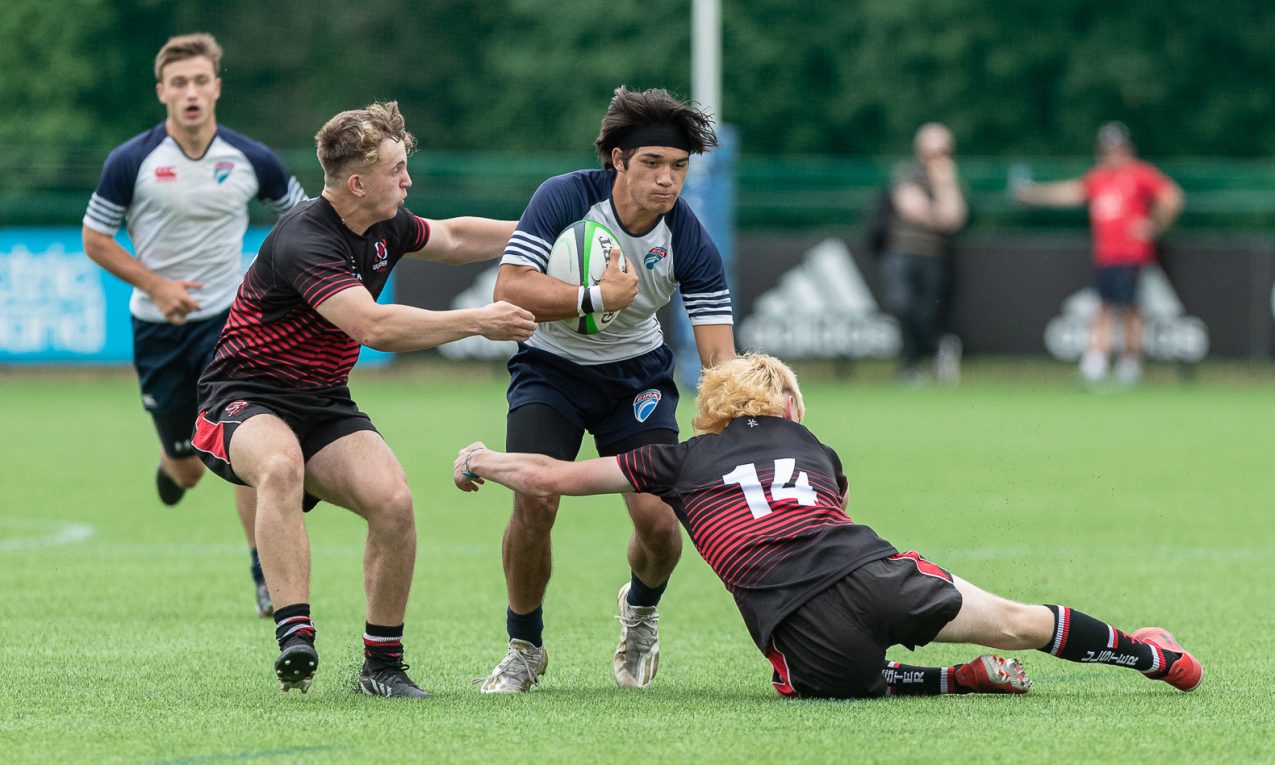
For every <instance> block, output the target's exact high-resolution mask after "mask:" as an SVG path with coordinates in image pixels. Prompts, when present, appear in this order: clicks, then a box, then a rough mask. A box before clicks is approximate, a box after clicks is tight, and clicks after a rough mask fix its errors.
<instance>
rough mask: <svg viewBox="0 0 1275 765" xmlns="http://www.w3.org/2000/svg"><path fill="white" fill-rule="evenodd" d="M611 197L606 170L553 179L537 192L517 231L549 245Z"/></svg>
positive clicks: (609, 181)
mask: <svg viewBox="0 0 1275 765" xmlns="http://www.w3.org/2000/svg"><path fill="white" fill-rule="evenodd" d="M610 196H611V175H610V173H608V172H606V171H605V170H577V171H575V172H572V173H567V174H565V175H556V176H554V177H552V178H550V179H549V180H547V181H545V182H544V183H542V184H540V188H538V189H536V193H535V194H534V195H532V197H531V201H530V202H528V203H527V209H526V210H525V211H524V212H523V214H522V217H521V218H520V219H519V221H518V229H519V230H521V231H526V232H527V233H529V234H531V235H533V236H537V237H540V238H541V239H544V240H545V241H548V242H553V241H554V240H555V239H557V238H558V234H560V233H562V231H563V229H565V228H566V227H567V226H570V225H571V224H572V223H575V222H576V221H578V220H580V219H582V218H583V217H584V216H585V213H587V212H589V208H591V207H593V205H595V204H597V203H598V202H600V201H601V200H603V199H607V198H608V197H610Z"/></svg>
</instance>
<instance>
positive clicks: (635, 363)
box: [505, 345, 678, 459]
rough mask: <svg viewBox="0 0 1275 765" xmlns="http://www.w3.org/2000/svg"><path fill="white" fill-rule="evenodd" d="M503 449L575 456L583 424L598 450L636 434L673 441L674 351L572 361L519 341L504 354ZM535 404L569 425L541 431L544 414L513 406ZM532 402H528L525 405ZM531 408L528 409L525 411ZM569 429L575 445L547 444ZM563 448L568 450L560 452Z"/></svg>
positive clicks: (633, 439)
mask: <svg viewBox="0 0 1275 765" xmlns="http://www.w3.org/2000/svg"><path fill="white" fill-rule="evenodd" d="M507 398H508V400H509V422H508V432H507V437H506V444H505V447H506V449H507V450H508V451H524V452H535V453H537V454H550V455H551V456H555V457H558V458H559V459H574V458H575V452H576V451H578V450H579V439H580V437H581V436H582V434H583V431H586V430H587V431H588V432H589V433H592V434H593V439H594V443H595V444H596V445H597V449H598V453H599V454H603V455H608V454H617V453H618V452H617V451H616V449H618V448H620V447H625V448H626V449H631V448H635V447H636V446H637V445H641V443H645V442H650V441H651V439H649V438H644V437H643V434H646V433H650V432H651V431H665V433H663V434H660V435H659V436H658V437H656V438H655V439H654V440H655V441H656V442H659V443H664V442H666V441H669V442H676V440H677V401H678V394H677V385H676V383H675V382H674V379H673V352H672V351H671V350H669V348H668V346H665V345H662V346H660V347H659V348H656V349H655V350H653V351H651V352H650V353H645V354H642V355H641V356H638V357H636V358H632V359H625V360H623V361H615V362H610V363H606V364H588V365H585V364H577V363H575V362H573V361H570V360H568V359H565V358H563V357H561V356H558V355H556V354H552V353H548V352H546V351H541V350H538V349H536V348H530V347H528V346H526V345H519V347H518V352H517V353H515V354H514V355H513V357H512V358H511V359H509V391H508V393H507ZM529 404H542V405H544V406H547V407H549V408H551V409H552V410H553V411H555V412H557V413H558V414H559V415H561V416H562V418H564V419H565V420H567V422H568V423H569V424H570V427H568V428H557V429H552V430H555V431H558V432H546V430H545V429H543V428H541V427H538V423H539V421H540V420H541V419H543V418H538V417H521V416H519V415H518V410H520V409H521V408H523V407H526V406H527V405H529ZM535 409H539V407H532V408H531V410H535ZM529 411H530V410H529ZM568 430H574V431H575V432H576V436H575V439H576V441H575V447H574V449H571V448H570V446H569V444H565V443H563V444H556V443H555V444H550V443H548V442H547V441H548V440H553V439H557V440H563V439H564V438H567V436H569V435H570V434H568V433H565V431H568ZM566 452H570V454H567V453H566Z"/></svg>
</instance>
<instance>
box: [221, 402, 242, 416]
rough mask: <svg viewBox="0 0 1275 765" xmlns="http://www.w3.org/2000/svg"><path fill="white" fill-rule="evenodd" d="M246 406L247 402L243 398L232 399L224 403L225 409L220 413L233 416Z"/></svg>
mask: <svg viewBox="0 0 1275 765" xmlns="http://www.w3.org/2000/svg"><path fill="white" fill-rule="evenodd" d="M247 406H248V402H247V401H244V400H243V399H239V400H238V401H232V402H230V403H229V404H227V405H226V408H225V409H223V410H222V414H224V415H226V416H227V417H233V416H235V415H236V414H238V413H239V412H242V411H243V410H244V409H245V408H246V407H247Z"/></svg>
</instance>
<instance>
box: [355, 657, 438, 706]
mask: <svg viewBox="0 0 1275 765" xmlns="http://www.w3.org/2000/svg"><path fill="white" fill-rule="evenodd" d="M409 669H411V666H410V665H408V664H404V663H403V662H401V661H379V660H377V659H373V658H367V659H364V660H363V671H362V672H360V673H359V692H360V693H364V694H367V695H368V696H382V697H384V698H387V699H428V698H429V693H428V692H426V691H424V690H422V689H421V687H420V686H418V685H417V684H416V683H413V682H412V678H410V677H408V676H407V670H409Z"/></svg>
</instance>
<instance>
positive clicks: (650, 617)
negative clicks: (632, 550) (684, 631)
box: [612, 582, 660, 688]
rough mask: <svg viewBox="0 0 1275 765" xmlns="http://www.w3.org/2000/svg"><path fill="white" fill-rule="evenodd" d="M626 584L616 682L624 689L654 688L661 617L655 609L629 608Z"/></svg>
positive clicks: (621, 595) (620, 598) (621, 596)
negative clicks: (652, 686)
mask: <svg viewBox="0 0 1275 765" xmlns="http://www.w3.org/2000/svg"><path fill="white" fill-rule="evenodd" d="M629 585H630V582H625V583H624V586H623V587H621V588H620V593H619V595H617V596H616V600H617V601H618V602H619V607H620V615H619V616H617V617H616V618H617V619H619V620H620V644H619V645H617V646H616V647H615V658H614V659H613V662H612V663H613V664H614V667H615V682H616V685H619V686H620V687H621V688H650V687H651V681H652V680H654V679H655V672H656V670H658V669H659V668H660V628H659V621H660V614H659V612H658V611H656V608H655V606H633V605H629Z"/></svg>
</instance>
